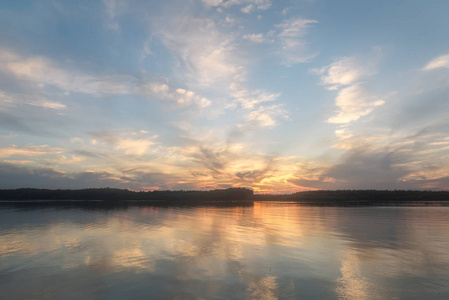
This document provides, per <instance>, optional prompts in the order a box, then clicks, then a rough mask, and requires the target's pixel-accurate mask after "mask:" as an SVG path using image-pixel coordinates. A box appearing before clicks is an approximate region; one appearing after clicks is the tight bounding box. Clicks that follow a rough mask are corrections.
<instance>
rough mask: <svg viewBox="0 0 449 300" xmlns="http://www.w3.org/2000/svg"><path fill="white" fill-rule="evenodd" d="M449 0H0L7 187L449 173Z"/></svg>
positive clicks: (2, 159) (376, 181)
mask: <svg viewBox="0 0 449 300" xmlns="http://www.w3.org/2000/svg"><path fill="white" fill-rule="evenodd" d="M448 11H449V1H446V0H440V1H438V0H429V1H422V0H419V1H417V0H378V1H360V0H341V1H340V0H339V1H335V0H298V1H294V0H279V1H275V0H196V1H194V0H182V1H181V0H180V1H178V0H167V1H148V0H147V1H142V0H103V1H95V0H86V1H82V0H80V1H56V0H42V1H31V0H30V1H26V0H17V1H1V2H0V188H3V189H5V188H22V187H33V188H52V189H57V188H61V189H66V188H70V189H77V188H93V187H114V188H128V189H131V190H167V189H171V190H192V189H194V190H208V189H218V188H228V187H247V188H251V189H253V190H254V191H255V192H256V193H291V192H296V191H302V190H316V189H332V190H333V189H417V190H421V189H424V190H449V79H448V78H449V39H448V38H447V37H448V36H449V18H447V12H448Z"/></svg>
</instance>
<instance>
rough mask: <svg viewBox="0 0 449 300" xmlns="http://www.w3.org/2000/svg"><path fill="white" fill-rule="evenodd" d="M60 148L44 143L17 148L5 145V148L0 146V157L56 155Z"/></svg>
mask: <svg viewBox="0 0 449 300" xmlns="http://www.w3.org/2000/svg"><path fill="white" fill-rule="evenodd" d="M60 153H61V149H59V148H51V147H48V146H46V145H43V146H34V145H32V146H28V147H25V148H19V147H17V146H15V145H13V146H10V147H6V148H0V158H5V157H23V156H26V157H33V156H40V155H56V154H60Z"/></svg>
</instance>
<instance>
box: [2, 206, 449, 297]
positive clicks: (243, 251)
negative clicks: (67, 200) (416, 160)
mask: <svg viewBox="0 0 449 300" xmlns="http://www.w3.org/2000/svg"><path fill="white" fill-rule="evenodd" d="M0 298H1V299H449V207H346V208H345V207H304V206H298V205H294V204H279V203H278V204H270V203H263V204H260V203H256V204H255V205H254V206H253V207H225V208H219V207H190V208H181V207H171V208H170V207H165V208H164V207H122V208H117V209H106V208H104V209H102V208H101V207H81V206H80V207H71V208H63V207H53V208H36V207H35V208H28V209H24V208H18V207H0Z"/></svg>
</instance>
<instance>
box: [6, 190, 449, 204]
mask: <svg viewBox="0 0 449 300" xmlns="http://www.w3.org/2000/svg"><path fill="white" fill-rule="evenodd" d="M0 200H1V201H33V200H50V201H54V202H56V201H64V200H78V201H94V200H101V201H108V202H123V201H139V202H145V203H146V202H147V203H166V204H171V203H208V202H220V203H227V202H232V203H246V204H247V203H252V202H254V201H259V202H270V201H276V202H294V203H300V204H305V205H338V206H346V205H347V206H351V205H402V204H407V203H412V202H422V203H424V204H425V203H434V202H448V203H449V192H448V191H402V190H397V191H388V190H384V191H382V190H336V191H326V190H320V191H303V192H297V193H292V194H280V195H275V194H254V193H253V191H252V190H251V189H247V188H229V189H218V190H210V191H148V192H142V191H140V192H136V191H130V190H127V189H115V188H97V189H78V190H69V189H59V190H50V189H33V188H22V189H10V190H0Z"/></svg>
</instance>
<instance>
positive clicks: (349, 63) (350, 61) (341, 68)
mask: <svg viewBox="0 0 449 300" xmlns="http://www.w3.org/2000/svg"><path fill="white" fill-rule="evenodd" d="M312 71H313V72H314V73H317V74H320V75H321V78H320V79H321V84H322V85H325V86H326V88H327V89H329V90H337V89H339V88H341V87H343V86H347V85H350V84H353V83H356V82H359V81H361V80H362V79H364V78H366V77H368V76H371V75H373V73H374V72H373V71H372V70H370V68H369V67H368V66H363V65H361V64H360V63H359V62H358V61H357V60H356V59H355V58H353V57H343V58H341V59H338V60H336V61H335V62H333V63H332V64H330V65H328V66H325V67H323V68H321V69H313V70H312Z"/></svg>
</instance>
